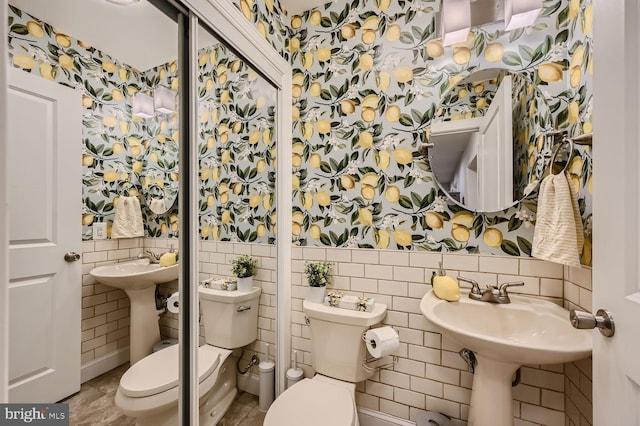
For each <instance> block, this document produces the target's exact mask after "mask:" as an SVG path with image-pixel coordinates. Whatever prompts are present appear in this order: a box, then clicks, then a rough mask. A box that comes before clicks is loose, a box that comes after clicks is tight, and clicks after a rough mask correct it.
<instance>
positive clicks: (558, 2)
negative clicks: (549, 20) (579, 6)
mask: <svg viewBox="0 0 640 426" xmlns="http://www.w3.org/2000/svg"><path fill="white" fill-rule="evenodd" d="M563 3H564V2H563V1H561V0H556V2H555V3H553V4H552V5H551V6H549V7H545V8H544V9H542V12H540V15H539V16H541V17H546V16H551V15H553V14H554V13H556V12H557V10H558V9H560V6H562V4H563ZM566 10H567V14H568V13H569V6H567V7H566Z"/></svg>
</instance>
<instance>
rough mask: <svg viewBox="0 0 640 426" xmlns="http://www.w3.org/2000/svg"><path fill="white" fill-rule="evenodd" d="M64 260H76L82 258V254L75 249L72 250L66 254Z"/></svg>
mask: <svg viewBox="0 0 640 426" xmlns="http://www.w3.org/2000/svg"><path fill="white" fill-rule="evenodd" d="M64 260H65V261H67V262H75V261H76V260H80V255H79V254H78V253H76V252H75V251H70V252H69V253H66V254H65V255H64Z"/></svg>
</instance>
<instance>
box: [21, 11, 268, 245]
mask: <svg viewBox="0 0 640 426" xmlns="http://www.w3.org/2000/svg"><path fill="white" fill-rule="evenodd" d="M9 28H10V33H9V47H10V55H11V63H12V64H13V66H16V67H19V68H22V69H24V70H25V71H27V72H31V73H34V74H37V75H40V76H42V77H43V78H46V79H49V80H53V81H56V82H58V83H60V84H63V85H66V86H69V87H74V88H76V89H77V90H81V91H82V93H83V96H82V104H83V107H84V114H83V117H79V119H82V120H83V138H82V142H81V143H82V144H83V153H82V165H83V175H82V180H83V194H82V200H83V211H82V223H83V239H85V240H89V239H91V237H92V231H91V225H92V224H93V223H94V222H107V223H108V224H109V228H108V230H109V231H108V233H110V224H111V222H112V220H113V217H114V209H115V207H116V206H117V204H118V201H119V198H120V197H121V196H122V195H140V196H142V198H143V199H148V198H147V197H146V196H145V195H146V194H148V193H150V192H152V191H156V190H158V191H160V193H161V194H164V196H165V197H166V198H169V199H175V196H176V195H177V188H178V181H179V179H180V171H179V164H178V161H177V154H178V144H179V134H178V122H177V114H176V113H173V114H157V115H156V116H155V117H154V118H149V119H141V118H138V117H135V116H133V115H132V97H133V95H134V94H135V93H136V92H138V91H140V90H144V91H149V90H152V89H153V88H156V87H158V86H164V87H167V88H170V89H171V90H174V91H175V90H177V88H178V85H179V73H180V72H179V70H178V68H177V64H176V62H175V61H172V62H169V63H167V64H162V65H159V66H157V67H155V68H152V69H150V70H146V71H144V72H142V71H139V70H135V69H133V68H131V67H130V66H128V65H127V64H124V63H122V62H120V61H118V60H117V59H116V58H112V57H110V56H109V55H107V54H106V53H104V52H101V51H99V50H97V49H95V48H93V47H91V46H90V45H88V44H86V43H84V42H82V41H80V40H76V39H74V38H73V37H72V36H71V35H67V34H63V33H59V32H56V30H54V28H53V27H52V26H51V25H49V24H47V23H45V22H42V21H40V20H39V19H38V18H37V17H33V16H31V15H29V14H27V13H24V12H22V11H20V10H19V9H16V8H13V7H11V8H10V11H9ZM199 71H200V72H199V78H198V90H199V93H198V96H199V103H200V109H201V111H200V112H201V115H200V118H201V120H200V122H201V124H200V132H199V136H200V137H199V141H198V144H199V145H198V148H199V153H200V179H201V187H200V203H199V204H200V213H201V215H200V216H201V222H202V227H201V236H202V238H203V239H213V240H226V241H251V242H257V243H272V242H273V241H274V239H275V234H274V227H275V207H274V206H275V198H274V197H275V169H274V164H275V140H274V137H273V136H274V131H273V128H274V122H275V121H274V119H275V118H274V117H275V109H274V102H275V100H274V96H275V92H274V91H273V89H272V88H271V87H270V86H269V85H268V84H267V83H266V81H265V80H264V79H263V78H262V77H259V76H258V75H257V74H256V73H255V72H254V71H253V70H251V69H250V68H249V67H248V66H247V65H246V64H245V63H244V62H243V61H241V60H240V59H238V58H236V57H235V56H234V55H233V54H231V53H230V52H229V51H228V50H227V49H226V48H225V47H224V46H222V45H219V44H217V45H215V46H211V47H209V48H207V49H202V50H201V55H200V61H199ZM79 143H80V141H79ZM79 161H80V159H79ZM142 205H143V216H144V219H145V220H144V221H145V229H146V232H147V235H149V236H154V237H161V236H162V237H167V236H177V233H178V224H179V216H178V208H177V203H175V204H173V206H172V208H170V209H169V210H168V211H167V212H164V213H161V214H156V213H154V212H152V211H151V210H150V209H149V208H148V207H147V203H142ZM169 205H170V204H169Z"/></svg>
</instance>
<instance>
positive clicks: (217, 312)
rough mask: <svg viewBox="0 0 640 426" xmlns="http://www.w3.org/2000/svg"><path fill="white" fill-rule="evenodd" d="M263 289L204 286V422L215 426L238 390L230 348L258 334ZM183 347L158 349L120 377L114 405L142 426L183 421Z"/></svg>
mask: <svg viewBox="0 0 640 426" xmlns="http://www.w3.org/2000/svg"><path fill="white" fill-rule="evenodd" d="M260 291H261V290H260V289H259V288H257V287H254V288H253V289H252V290H251V291H247V292H241V291H223V290H214V289H210V288H204V287H202V286H201V287H200V288H199V296H200V312H201V314H202V324H203V325H204V333H205V345H203V346H201V347H200V348H198V375H199V378H200V380H199V392H198V394H199V395H200V425H201V426H209V425H215V424H217V423H218V421H219V420H220V419H221V418H222V416H224V414H225V412H226V411H227V409H228V408H229V406H230V405H231V403H232V402H233V399H234V398H235V396H236V394H237V392H238V391H237V389H236V367H235V362H234V360H233V359H232V358H231V357H230V356H229V355H231V352H232V351H231V350H232V349H235V348H240V347H242V346H245V345H248V344H249V343H251V342H253V341H255V340H256V338H257V337H258V303H259V298H260ZM178 349H179V348H178V345H173V346H171V347H169V348H166V349H163V350H161V351H158V352H155V353H153V354H151V355H149V356H147V357H145V358H143V359H141V360H140V361H138V362H137V363H135V364H134V365H133V366H131V368H129V369H128V370H127V371H126V372H125V373H124V375H123V376H122V378H121V379H120V386H119V387H118V391H117V392H116V397H115V404H116V406H117V407H118V409H119V410H120V411H122V413H123V414H125V415H127V416H130V417H135V418H136V424H137V425H139V426H147V425H149V426H151V425H153V426H161V425H167V426H174V425H177V424H178V423H179V419H178V355H179V353H178Z"/></svg>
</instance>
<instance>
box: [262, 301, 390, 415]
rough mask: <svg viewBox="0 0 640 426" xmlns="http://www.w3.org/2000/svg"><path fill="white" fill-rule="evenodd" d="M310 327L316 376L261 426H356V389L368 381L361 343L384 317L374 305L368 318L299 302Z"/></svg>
mask: <svg viewBox="0 0 640 426" xmlns="http://www.w3.org/2000/svg"><path fill="white" fill-rule="evenodd" d="M303 309H304V312H305V313H306V315H307V317H308V318H309V321H310V324H309V325H310V327H311V355H312V358H313V368H314V369H315V370H316V375H315V377H314V378H313V379H303V380H302V381H300V382H298V383H296V384H295V385H293V386H292V387H290V388H289V389H287V390H286V391H284V392H283V393H282V394H281V395H280V396H279V397H278V399H276V400H275V401H274V402H273V404H272V405H271V407H270V408H269V411H268V412H267V415H266V417H265V419H264V426H289V425H291V426H299V425H305V426H327V425H331V426H357V425H358V424H359V423H358V413H357V410H356V403H355V389H356V383H358V382H361V381H363V380H366V379H368V378H370V377H371V376H373V374H374V372H375V370H373V369H370V370H365V368H363V366H362V363H363V362H364V360H365V359H366V358H367V355H368V353H367V348H366V346H365V343H364V340H363V338H362V335H363V333H365V332H366V331H367V330H368V329H369V328H372V327H374V326H376V325H378V324H379V323H380V322H381V321H382V319H383V318H384V316H385V315H386V313H387V307H386V305H384V304H382V303H376V304H375V306H374V309H373V311H372V312H358V311H352V310H347V309H340V308H333V307H330V306H326V305H322V304H319V303H311V302H308V301H306V300H305V301H304V303H303Z"/></svg>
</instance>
